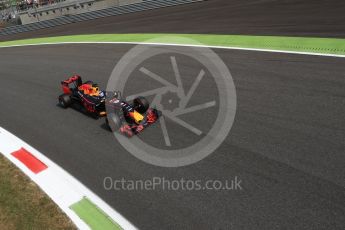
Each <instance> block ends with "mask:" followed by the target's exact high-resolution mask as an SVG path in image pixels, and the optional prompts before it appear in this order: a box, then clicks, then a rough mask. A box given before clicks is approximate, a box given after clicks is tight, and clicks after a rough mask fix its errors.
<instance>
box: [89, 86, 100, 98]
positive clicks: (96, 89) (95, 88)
mask: <svg viewBox="0 0 345 230" xmlns="http://www.w3.org/2000/svg"><path fill="white" fill-rule="evenodd" d="M99 93H100V91H99V87H98V85H97V84H93V85H92V86H91V87H90V88H89V94H90V96H99Z"/></svg>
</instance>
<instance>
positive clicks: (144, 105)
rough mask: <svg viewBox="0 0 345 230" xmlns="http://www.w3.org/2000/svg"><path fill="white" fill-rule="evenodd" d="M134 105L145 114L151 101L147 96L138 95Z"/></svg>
mask: <svg viewBox="0 0 345 230" xmlns="http://www.w3.org/2000/svg"><path fill="white" fill-rule="evenodd" d="M133 106H134V109H135V110H136V111H138V112H139V113H141V114H143V113H145V112H146V111H147V110H148V109H149V106H150V103H149V102H148V101H147V99H146V98H145V97H137V98H135V99H134V101H133Z"/></svg>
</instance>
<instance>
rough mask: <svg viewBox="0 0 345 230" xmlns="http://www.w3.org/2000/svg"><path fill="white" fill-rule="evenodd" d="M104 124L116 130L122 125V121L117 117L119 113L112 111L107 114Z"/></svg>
mask: <svg viewBox="0 0 345 230" xmlns="http://www.w3.org/2000/svg"><path fill="white" fill-rule="evenodd" d="M105 124H106V125H107V126H108V127H109V128H110V129H111V130H112V131H117V130H119V129H120V128H121V126H122V121H121V119H120V117H119V115H117V114H115V113H112V114H109V115H108V116H107V117H106V119H105Z"/></svg>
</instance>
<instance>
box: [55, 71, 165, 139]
mask: <svg viewBox="0 0 345 230" xmlns="http://www.w3.org/2000/svg"><path fill="white" fill-rule="evenodd" d="M61 86H62V91H63V94H61V95H60V96H59V104H60V106H61V107H63V108H68V107H74V108H76V109H78V110H81V111H82V112H86V113H88V114H90V115H92V116H93V117H96V118H99V117H103V116H107V117H106V124H107V125H108V127H109V128H111V129H112V130H113V131H116V132H120V133H122V134H124V135H126V136H128V137H131V136H133V135H136V134H138V133H140V132H141V131H143V130H144V129H145V128H147V127H148V126H150V125H151V124H153V123H155V122H156V121H157V120H158V119H159V116H160V115H161V113H160V112H159V111H158V110H156V109H154V108H150V106H149V102H148V101H147V100H146V98H144V97H137V98H135V99H134V100H133V102H132V103H129V102H127V101H125V100H123V99H122V98H121V94H120V92H111V93H107V92H105V91H102V90H100V89H99V87H98V85H97V84H96V83H94V82H92V81H86V82H82V78H81V77H80V76H79V75H74V76H72V77H70V78H68V79H67V80H64V81H62V82H61Z"/></svg>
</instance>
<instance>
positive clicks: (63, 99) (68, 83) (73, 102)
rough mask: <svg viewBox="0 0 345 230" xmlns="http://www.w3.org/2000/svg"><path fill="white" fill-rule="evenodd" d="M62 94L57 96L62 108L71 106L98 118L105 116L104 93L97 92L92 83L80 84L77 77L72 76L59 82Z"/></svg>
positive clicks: (97, 88) (95, 85) (96, 86)
mask: <svg viewBox="0 0 345 230" xmlns="http://www.w3.org/2000/svg"><path fill="white" fill-rule="evenodd" d="M61 86H62V91H63V94H62V95H60V96H59V104H60V106H61V107H63V108H68V107H70V106H73V107H74V108H77V109H80V110H82V111H83V112H87V113H89V114H91V115H92V116H93V117H95V118H98V117H102V116H105V115H106V111H105V99H106V93H105V91H101V90H99V87H98V85H97V84H95V83H93V82H92V81H86V82H84V83H83V82H82V79H81V77H80V76H79V75H74V76H72V77H70V78H68V79H67V80H65V81H62V82H61Z"/></svg>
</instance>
